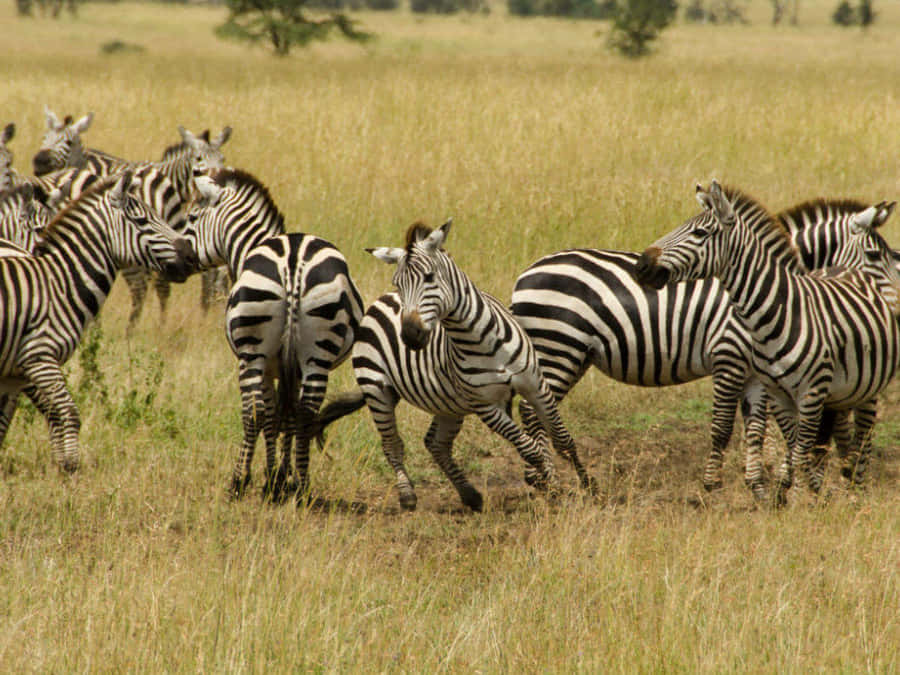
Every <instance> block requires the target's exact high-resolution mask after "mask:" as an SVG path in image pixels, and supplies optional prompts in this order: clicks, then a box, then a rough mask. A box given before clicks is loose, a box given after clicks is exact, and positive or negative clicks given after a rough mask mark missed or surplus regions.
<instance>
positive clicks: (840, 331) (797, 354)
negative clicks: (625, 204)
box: [635, 181, 900, 505]
mask: <svg viewBox="0 0 900 675" xmlns="http://www.w3.org/2000/svg"><path fill="white" fill-rule="evenodd" d="M697 198H698V200H699V201H700V203H701V205H702V206H703V211H702V212H701V213H700V214H699V215H697V216H695V217H693V218H691V219H689V220H688V221H686V222H685V223H684V224H683V225H682V226H680V227H679V228H677V229H676V230H674V231H673V232H671V233H670V234H668V235H666V236H664V237H663V238H661V239H659V240H658V241H657V242H656V243H654V244H653V245H651V246H650V247H649V248H647V249H646V250H645V251H644V253H643V254H642V255H641V257H640V259H639V260H638V262H637V264H636V266H635V270H636V274H637V277H638V279H639V280H640V281H641V282H642V283H647V284H649V285H651V286H653V287H656V288H661V287H662V286H663V285H664V284H666V283H668V282H670V281H678V280H682V279H696V278H704V277H707V276H717V277H718V278H719V279H720V280H721V282H722V285H723V287H724V288H725V289H726V290H727V292H728V294H729V297H730V299H731V302H732V306H733V311H734V314H735V317H736V320H737V321H738V322H739V323H740V324H741V325H742V326H744V328H745V329H746V330H747V331H748V333H749V335H750V336H751V341H752V349H751V352H750V357H751V363H752V367H753V369H754V372H755V373H756V374H757V376H758V377H759V378H760V380H761V381H762V382H763V384H764V386H765V387H766V391H767V393H768V394H769V399H770V404H769V405H770V407H771V408H772V409H773V411H774V415H775V419H776V421H777V422H778V425H779V427H781V429H782V433H783V434H784V437H785V439H786V440H787V443H788V452H787V453H786V455H785V460H784V463H783V464H782V467H781V470H780V475H779V479H778V489H777V492H776V500H777V503H778V504H779V505H783V504H784V503H785V502H786V493H787V490H788V489H789V488H790V487H791V485H792V483H793V477H794V471H795V470H797V471H800V472H801V473H803V474H808V469H809V467H808V459H809V452H810V450H811V449H812V447H813V446H814V445H815V443H816V441H817V439H818V438H819V432H820V426H821V422H822V419H823V413H824V412H825V410H826V409H828V410H838V411H839V410H845V409H850V408H853V409H856V410H857V411H859V410H865V411H866V414H865V415H863V416H858V417H857V430H859V427H860V424H863V425H865V424H867V423H869V422H874V413H875V410H874V407H875V403H874V401H875V398H876V397H877V396H878V394H879V393H880V392H881V391H882V390H883V389H884V387H885V386H887V384H888V382H889V381H890V380H891V378H892V377H893V375H894V373H895V372H896V370H897V366H898V364H900V324H898V320H897V317H898V314H900V301H898V292H900V275H898V273H897V270H896V268H895V267H894V260H893V252H892V251H891V250H890V249H889V248H888V246H887V244H886V243H885V242H884V240H883V239H882V238H881V237H880V235H878V233H877V232H876V230H875V229H874V228H873V227H871V224H872V221H873V220H874V211H875V209H874V208H873V209H868V210H867V212H864V213H863V214H861V215H860V216H858V217H857V218H856V219H855V220H854V223H853V225H854V230H855V234H856V235H857V236H855V237H854V238H853V241H852V243H851V245H850V246H848V247H847V248H845V249H844V253H843V257H842V259H841V260H840V261H839V262H841V263H843V264H845V265H846V266H848V267H860V268H862V269H863V270H865V271H862V270H860V269H855V270H851V271H841V272H839V273H836V274H835V273H825V274H806V273H805V272H804V271H803V270H802V268H801V267H800V264H799V256H798V255H797V254H796V250H795V249H793V243H792V241H791V239H790V236H789V233H788V231H787V228H786V227H785V226H784V225H783V223H781V222H779V221H778V220H776V219H774V218H773V217H772V216H771V215H769V213H768V212H767V211H766V210H765V209H764V208H763V207H762V206H761V205H760V204H759V203H758V202H757V201H755V200H753V199H752V198H750V197H748V196H746V195H745V194H743V193H741V192H739V191H737V190H734V189H730V188H729V189H723V188H722V187H721V186H720V185H719V183H717V182H716V181H713V182H712V184H711V186H710V188H709V190H704V189H703V188H701V187H700V186H697ZM760 233H762V234H763V235H767V236H760ZM785 251H787V252H788V254H791V253H793V255H794V258H795V260H796V261H797V263H796V265H794V266H793V267H792V266H789V265H784V264H782V263H781V261H780V260H779V257H781V256H783V255H785ZM863 355H865V356H863ZM868 431H869V430H864V431H863V433H865V434H867V433H868ZM859 461H860V463H862V464H863V465H864V464H865V461H866V460H865V458H863V457H860V460H859ZM810 478H812V476H810ZM811 487H812V488H813V489H815V488H816V485H815V483H814V482H813V481H812V480H811Z"/></svg>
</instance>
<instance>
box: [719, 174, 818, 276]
mask: <svg viewBox="0 0 900 675" xmlns="http://www.w3.org/2000/svg"><path fill="white" fill-rule="evenodd" d="M722 191H723V192H724V193H725V195H726V196H727V197H728V200H729V201H730V202H731V204H732V206H733V207H734V210H735V212H738V213H740V214H741V219H742V220H743V221H744V222H745V223H748V224H749V226H750V229H751V230H752V231H753V234H754V235H755V236H756V238H757V239H759V240H760V241H761V242H763V243H764V244H765V243H766V242H769V243H768V244H767V246H769V247H772V248H773V249H774V252H775V253H776V255H781V256H786V257H787V258H788V259H789V260H791V261H793V262H796V263H798V264H802V262H803V261H802V259H801V257H800V251H799V250H798V249H797V246H796V244H795V243H794V240H793V238H792V237H791V231H790V229H789V228H788V226H787V224H786V223H785V222H784V221H783V220H782V219H781V218H780V217H777V216H773V215H772V214H771V213H770V212H769V210H768V209H767V208H766V207H765V206H763V205H762V204H761V203H760V202H759V200H757V199H755V198H754V197H751V196H750V195H748V194H747V193H745V192H742V191H741V190H739V189H737V188H734V187H731V186H722Z"/></svg>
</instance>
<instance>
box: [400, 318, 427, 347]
mask: <svg viewBox="0 0 900 675" xmlns="http://www.w3.org/2000/svg"><path fill="white" fill-rule="evenodd" d="M428 335H429V331H428V329H427V328H425V324H423V323H422V318H421V317H420V316H419V313H418V312H410V313H409V314H407V313H406V312H404V313H403V316H402V317H401V319H400V337H401V338H402V339H403V344H405V345H406V346H407V347H409V348H410V349H412V350H413V351H418V350H419V349H422V347H424V346H425V345H426V344H427V343H428Z"/></svg>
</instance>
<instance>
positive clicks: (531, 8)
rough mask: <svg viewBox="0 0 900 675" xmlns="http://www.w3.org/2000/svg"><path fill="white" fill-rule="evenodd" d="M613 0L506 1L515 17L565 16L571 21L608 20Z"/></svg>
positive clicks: (610, 15) (613, 7)
mask: <svg viewBox="0 0 900 675" xmlns="http://www.w3.org/2000/svg"><path fill="white" fill-rule="evenodd" d="M615 6H616V1H615V0H600V1H599V2H597V0H507V8H508V10H509V13H510V14H514V15H516V16H567V17H570V18H573V19H609V18H610V17H612V13H613V10H614V9H615Z"/></svg>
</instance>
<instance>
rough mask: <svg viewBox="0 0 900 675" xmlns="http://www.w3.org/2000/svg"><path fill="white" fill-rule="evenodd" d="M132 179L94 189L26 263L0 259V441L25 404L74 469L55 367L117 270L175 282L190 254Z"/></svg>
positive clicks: (55, 223)
mask: <svg viewBox="0 0 900 675" xmlns="http://www.w3.org/2000/svg"><path fill="white" fill-rule="evenodd" d="M130 181H131V174H130V173H127V172H126V173H125V174H123V175H122V176H120V177H118V178H116V179H110V180H107V181H105V182H102V183H100V184H99V185H97V186H95V187H94V189H92V190H89V191H87V192H85V193H84V194H82V195H81V197H80V198H79V199H77V200H76V201H75V202H73V203H72V204H70V205H69V206H68V207H66V208H65V209H63V211H62V212H60V213H59V214H58V215H57V216H56V217H55V218H54V219H53V220H52V221H51V223H50V224H49V225H48V226H47V227H46V228H45V229H44V231H43V232H42V234H41V238H40V241H39V242H38V243H37V244H36V246H35V250H34V253H35V255H34V256H30V255H27V256H26V255H22V256H9V257H3V258H0V295H2V302H0V335H2V336H3V337H2V341H0V390H2V391H3V394H2V397H0V398H2V402H0V406H2V411H0V441H2V439H3V437H5V435H6V431H7V430H8V428H9V424H10V422H11V420H12V416H13V414H14V412H15V408H16V402H17V398H18V394H19V393H20V392H21V391H23V390H24V391H25V393H26V395H28V396H29V398H31V399H32V401H33V402H34V403H35V405H37V407H38V408H39V409H40V410H41V412H42V413H43V414H44V416H45V417H46V418H47V421H48V423H49V425H50V439H51V444H52V447H53V456H54V459H55V460H56V462H57V463H58V464H59V466H60V467H62V468H63V469H65V470H67V471H74V470H75V469H77V468H78V429H79V426H80V421H79V417H78V410H77V408H76V406H75V403H74V401H73V400H72V397H71V395H70V394H69V392H68V390H67V389H66V384H65V378H64V376H63V373H62V370H61V367H62V365H63V364H64V363H65V362H66V360H67V359H68V358H69V356H71V354H72V352H73V351H74V350H75V348H76V347H77V345H78V343H79V341H80V339H81V336H82V335H83V333H84V329H85V327H86V325H87V323H88V322H89V321H90V320H91V319H92V318H93V317H94V316H95V315H96V314H97V312H98V311H99V310H100V307H101V305H102V304H103V302H104V300H105V299H106V296H107V295H108V294H109V291H110V288H111V287H112V283H113V280H114V278H115V273H116V270H117V269H118V268H121V267H125V266H128V265H146V266H147V267H150V268H153V269H156V270H159V271H161V272H164V273H165V274H167V275H168V276H170V277H171V278H172V279H173V280H180V281H183V280H184V279H185V278H186V277H187V275H188V274H189V273H190V272H191V271H192V270H193V267H194V265H195V264H196V255H195V254H194V253H193V251H192V250H191V248H190V246H189V245H188V243H187V242H186V241H185V240H184V239H183V238H181V237H179V236H178V235H177V234H176V233H175V232H174V231H173V230H172V229H171V228H170V227H169V226H168V224H167V223H165V222H164V221H163V220H161V219H160V218H159V217H158V216H157V215H156V214H155V213H154V211H153V210H152V209H150V207H148V206H147V205H146V204H145V203H143V202H142V201H140V200H139V199H136V198H134V197H133V196H131V195H130V194H128V186H129V182H130Z"/></svg>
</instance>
